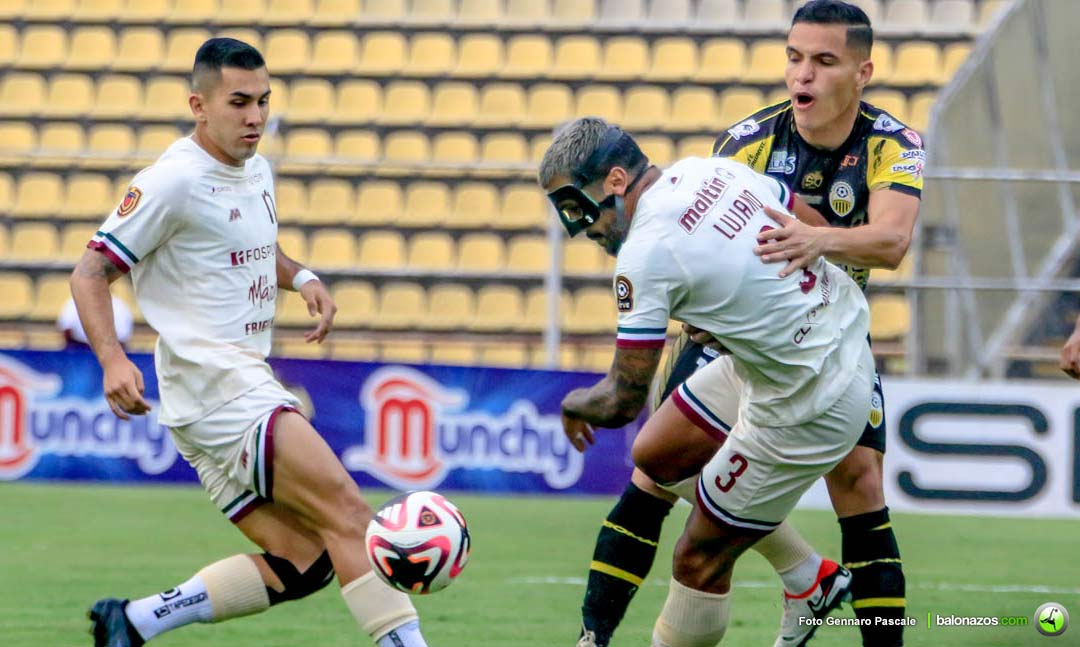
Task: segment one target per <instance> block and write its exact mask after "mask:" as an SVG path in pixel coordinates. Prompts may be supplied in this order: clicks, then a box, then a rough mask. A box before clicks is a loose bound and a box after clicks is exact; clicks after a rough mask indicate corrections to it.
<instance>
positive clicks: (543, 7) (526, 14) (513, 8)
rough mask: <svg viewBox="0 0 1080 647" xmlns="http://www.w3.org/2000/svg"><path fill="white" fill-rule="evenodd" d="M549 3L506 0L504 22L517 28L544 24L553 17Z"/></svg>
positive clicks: (533, 0) (530, 0) (534, 0)
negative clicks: (549, 10)
mask: <svg viewBox="0 0 1080 647" xmlns="http://www.w3.org/2000/svg"><path fill="white" fill-rule="evenodd" d="M590 4H592V3H591V2H590ZM548 5H549V3H548V2H536V0H506V6H505V14H504V15H503V24H506V25H511V26H513V27H515V28H516V27H536V26H539V25H544V24H546V23H547V22H548V21H549V20H550V19H551V16H550V14H549V13H548V9H549V6H548Z"/></svg>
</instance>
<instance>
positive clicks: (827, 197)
mask: <svg viewBox="0 0 1080 647" xmlns="http://www.w3.org/2000/svg"><path fill="white" fill-rule="evenodd" d="M713 154H714V155H719V156H723V157H730V158H732V159H736V160H739V161H740V162H743V163H744V164H747V165H748V166H750V167H751V168H753V169H754V170H756V171H758V172H759V173H764V174H766V175H769V176H772V177H774V178H776V179H778V180H781V181H783V182H784V183H786V184H787V185H788V186H790V187H791V189H792V190H793V191H794V192H795V193H796V194H797V195H798V196H799V197H801V198H802V199H803V200H805V201H806V202H807V204H809V205H810V206H811V207H814V208H815V209H817V210H818V212H819V213H821V215H822V216H824V217H825V219H826V220H828V221H829V223H830V224H832V225H833V226H836V227H856V226H858V225H861V224H864V223H865V222H866V210H867V206H868V205H869V202H870V192H871V191H875V190H878V189H892V190H895V191H900V192H902V193H907V194H909V195H914V196H916V197H920V196H921V194H922V187H923V177H922V171H923V164H924V162H925V161H926V154H925V153H924V152H923V147H922V139H921V138H920V137H919V134H918V133H916V132H915V131H914V130H912V129H911V128H908V127H907V126H905V125H904V124H902V123H900V121H899V120H897V119H896V118H895V117H893V116H892V115H890V114H888V113H887V112H885V111H884V110H881V109H880V108H875V107H874V106H872V105H870V104H868V103H866V102H863V103H861V104H860V109H859V117H858V118H857V119H856V121H855V126H854V128H852V129H851V134H850V135H849V136H848V138H847V140H846V141H844V143H843V144H841V145H840V147H839V148H837V149H836V150H824V149H820V148H815V147H813V146H811V145H810V144H808V143H806V142H805V141H804V140H803V138H802V137H800V136H799V133H798V131H797V130H796V129H795V120H794V118H793V114H792V108H791V101H784V102H782V103H777V104H774V105H771V106H767V107H765V108H762V109H761V110H759V111H757V112H755V113H754V114H752V115H750V116H749V117H747V118H746V119H744V120H743V121H741V122H739V123H738V124H736V125H735V126H733V127H732V128H731V129H730V130H728V131H727V132H725V133H723V134H722V135H720V137H718V138H717V139H716V143H715V144H714V145H713ZM847 271H848V274H850V275H851V277H852V278H853V279H855V281H856V282H857V283H858V284H859V286H860V287H862V288H863V289H864V290H865V289H866V282H867V279H868V278H869V276H870V270H868V269H863V268H851V267H849V268H847Z"/></svg>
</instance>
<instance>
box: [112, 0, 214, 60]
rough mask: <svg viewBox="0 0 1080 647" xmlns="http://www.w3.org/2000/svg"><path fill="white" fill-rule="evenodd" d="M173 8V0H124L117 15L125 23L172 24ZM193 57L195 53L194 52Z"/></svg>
mask: <svg viewBox="0 0 1080 647" xmlns="http://www.w3.org/2000/svg"><path fill="white" fill-rule="evenodd" d="M172 10H173V2H172V0H124V8H123V10H122V11H121V12H120V14H119V15H118V16H117V19H118V20H119V21H120V22H123V23H129V24H135V23H140V24H155V25H160V24H166V21H169V24H172V22H171V21H170V14H171V12H172ZM192 58H195V55H194V54H192Z"/></svg>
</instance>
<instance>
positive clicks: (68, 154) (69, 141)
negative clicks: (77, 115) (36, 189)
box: [32, 121, 86, 168]
mask: <svg viewBox="0 0 1080 647" xmlns="http://www.w3.org/2000/svg"><path fill="white" fill-rule="evenodd" d="M85 149H86V139H85V137H84V136H83V129H82V126H80V125H79V124H77V123H72V122H67V121H50V122H48V123H46V124H45V125H44V126H42V127H41V130H40V131H39V132H38V154H37V155H35V156H34V159H33V160H32V165H33V166H34V167H37V168H50V167H51V168H55V167H66V166H71V165H72V164H73V163H75V162H76V160H77V159H78V158H79V156H80V155H82V152H83V151H84V150H85Z"/></svg>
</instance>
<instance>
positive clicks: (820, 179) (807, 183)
mask: <svg viewBox="0 0 1080 647" xmlns="http://www.w3.org/2000/svg"><path fill="white" fill-rule="evenodd" d="M824 182H825V174H824V173H822V172H821V171H814V172H813V173H807V174H806V175H805V176H803V179H802V188H804V189H809V190H811V191H813V190H814V189H820V188H821V185H822V183H824Z"/></svg>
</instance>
